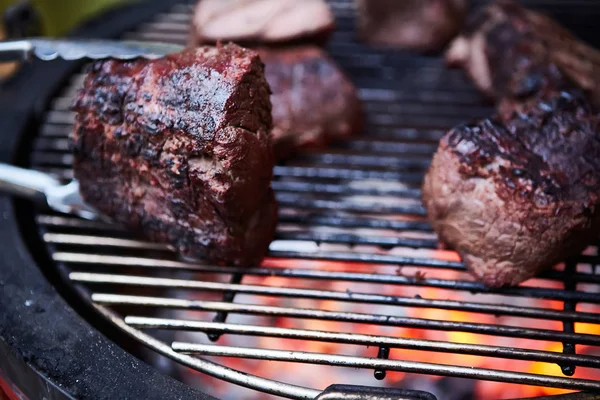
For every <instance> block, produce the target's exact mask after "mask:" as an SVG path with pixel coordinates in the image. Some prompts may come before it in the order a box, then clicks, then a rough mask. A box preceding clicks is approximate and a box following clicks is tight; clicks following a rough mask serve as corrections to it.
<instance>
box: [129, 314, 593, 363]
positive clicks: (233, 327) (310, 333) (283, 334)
mask: <svg viewBox="0 0 600 400" xmlns="http://www.w3.org/2000/svg"><path fill="white" fill-rule="evenodd" d="M125 322H126V323H127V324H129V325H130V326H132V327H135V328H141V329H176V330H189V331H199V332H207V333H218V334H219V335H223V334H234V335H250V336H268V337H276V338H288V339H298V340H313V341H322V342H334V343H346V344H353V345H362V346H385V347H390V348H403V349H412V350H423V351H433V352H436V351H437V352H448V353H461V354H470V355H477V356H488V357H498V358H510V359H519V360H530V361H542V362H551V363H561V362H569V363H572V364H575V365H581V366H586V367H595V368H598V367H600V358H598V357H591V356H581V355H570V354H561V353H551V352H544V351H535V350H526V349H515V348H507V347H499V346H485V345H469V344H458V343H447V342H436V341H429V340H417V339H400V338H394V337H389V336H375V335H361V334H354V333H352V334H348V333H339V332H323V331H314V330H304V329H285V328H272V327H263V326H254V325H239V324H223V323H214V322H204V321H189V320H175V319H164V318H147V317H138V316H127V317H125Z"/></svg>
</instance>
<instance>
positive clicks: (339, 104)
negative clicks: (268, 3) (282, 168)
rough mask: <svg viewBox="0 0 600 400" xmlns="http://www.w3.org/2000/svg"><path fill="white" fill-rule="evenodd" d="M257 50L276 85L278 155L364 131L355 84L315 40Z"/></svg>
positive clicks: (274, 133)
mask: <svg viewBox="0 0 600 400" xmlns="http://www.w3.org/2000/svg"><path fill="white" fill-rule="evenodd" d="M259 54H260V57H261V59H262V60H263V61H264V63H265V75H266V77H267V82H268V83H269V85H270V86H271V91H272V95H271V102H272V103H273V131H272V138H273V148H274V152H275V157H276V158H278V159H282V158H285V157H288V156H289V155H291V154H292V153H294V152H295V151H296V150H298V149H302V148H307V147H322V146H325V145H327V144H328V143H329V142H331V141H333V140H337V139H343V138H347V137H350V136H353V135H355V134H358V133H360V132H361V131H362V129H363V114H362V108H361V103H360V100H359V99H358V97H357V94H356V90H355V88H354V86H353V85H352V82H350V80H348V78H347V77H346V76H345V75H344V73H343V72H342V71H341V70H340V69H339V68H338V66H337V65H336V64H335V62H334V61H333V60H331V59H330V58H329V57H328V56H327V54H325V52H324V51H323V50H321V49H319V48H318V47H315V46H302V47H292V48H289V49H267V48H262V49H259Z"/></svg>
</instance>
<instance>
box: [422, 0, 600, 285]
mask: <svg viewBox="0 0 600 400" xmlns="http://www.w3.org/2000/svg"><path fill="white" fill-rule="evenodd" d="M541 27H543V28H544V29H547V30H548V31H546V30H543V32H544V35H542V36H540V35H539V34H540V32H541V31H542V30H541ZM550 31H553V32H552V33H553V34H554V35H556V38H555V39H552V40H551V39H550V37H551V36H552V35H551V32H550ZM546 35H547V36H546ZM546 38H547V39H546ZM563 41H564V42H563ZM567 41H569V42H570V43H571V45H570V46H569V47H571V48H570V49H567V47H562V48H560V44H561V43H562V44H563V46H565V45H564V43H566V42H567ZM578 49H579V48H578V44H577V43H576V42H575V39H573V37H572V36H571V35H570V34H568V33H566V32H565V31H564V29H562V28H561V27H560V26H558V25H557V24H556V23H555V22H552V21H550V20H549V19H546V18H545V17H541V16H539V15H538V14H534V13H532V12H530V11H528V10H525V9H523V8H522V7H521V6H518V5H516V4H514V3H513V2H510V1H506V0H501V1H497V2H495V3H493V4H492V5H490V6H489V7H487V8H485V9H483V11H481V12H480V13H478V14H477V15H476V16H475V18H474V19H473V20H471V21H470V23H469V24H468V26H467V30H466V32H465V33H464V34H463V36H462V37H461V38H460V39H457V40H456V41H455V43H454V44H453V46H452V48H451V49H450V51H449V52H448V59H449V61H450V62H453V63H458V64H460V65H461V66H463V67H465V68H466V69H467V70H468V71H469V73H470V75H471V76H472V77H473V79H474V80H475V82H476V83H477V85H478V86H479V87H480V88H481V89H482V90H483V91H484V92H485V93H487V94H488V95H489V96H490V97H491V98H493V99H494V100H496V101H497V102H498V112H497V115H496V116H495V117H493V118H490V119H486V120H484V121H480V122H478V123H475V124H471V125H465V126H460V127H458V128H455V129H453V130H451V131H450V132H449V133H447V134H446V135H445V136H444V137H443V138H442V140H441V142H440V145H439V148H438V150H437V153H436V154H435V156H434V158H433V162H432V165H431V168H430V170H429V172H428V174H427V175H426V177H425V182H424V185H423V201H424V203H425V207H426V209H427V212H428V215H429V219H430V221H431V223H432V225H433V227H434V229H435V230H436V232H437V233H438V235H439V236H440V239H441V240H442V241H443V242H446V243H447V244H449V245H450V246H452V247H454V248H455V249H456V250H457V251H458V252H459V253H460V255H461V257H462V259H463V261H464V262H465V264H466V265H467V266H468V267H469V269H470V270H471V271H472V272H473V273H474V274H475V275H476V276H477V277H478V278H479V279H481V280H482V281H483V282H485V283H486V284H488V285H490V286H502V285H516V284H518V283H520V282H522V281H524V280H526V279H528V278H530V277H532V276H534V275H535V274H536V273H537V272H539V271H540V270H542V269H544V268H547V267H551V266H553V265H554V264H556V263H557V262H560V261H562V260H565V259H566V258H568V257H570V256H572V255H575V254H577V253H578V252H580V251H581V250H582V249H584V248H585V246H586V245H587V244H588V243H589V242H590V240H591V239H593V238H595V237H597V234H598V232H600V217H599V212H600V211H598V210H600V208H599V207H600V202H599V196H600V118H599V116H598V114H597V113H596V111H595V107H594V106H593V104H592V100H593V96H592V97H591V98H590V96H589V94H590V91H593V86H591V85H584V84H583V83H584V82H585V80H581V78H582V76H583V75H577V74H574V73H573V71H574V69H571V67H567V66H565V64H564V63H563V62H562V61H561V60H563V59H561V58H560V57H557V54H558V53H560V52H561V51H565V52H567V51H569V52H571V51H573V53H572V54H573V55H575V54H576V52H577V51H578ZM594 51H595V50H594ZM564 54H566V53H564ZM592 57H594V56H593V55H592ZM577 59H578V61H577V62H578V63H580V64H581V65H583V64H587V65H592V62H591V61H590V62H589V63H588V62H587V61H586V59H585V58H584V55H583V54H579V55H577ZM573 60H575V59H573ZM572 66H573V67H575V64H573V65H572ZM577 68H580V67H579V66H577ZM594 68H595V67H594ZM581 70H583V68H581ZM589 71H592V69H590V70H589ZM590 76H591V75H590ZM584 89H585V90H584Z"/></svg>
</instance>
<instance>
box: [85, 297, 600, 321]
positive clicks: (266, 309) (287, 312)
mask: <svg viewBox="0 0 600 400" xmlns="http://www.w3.org/2000/svg"><path fill="white" fill-rule="evenodd" d="M92 299H93V300H94V301H96V302H97V303H98V304H103V305H135V306H146V307H160V308H179V309H187V310H199V311H216V312H229V313H240V314H258V315H268V316H276V317H293V318H307V319H320V320H329V321H340V322H352V323H367V324H377V325H384V326H386V325H387V326H394V325H395V324H396V320H395V318H394V317H393V316H390V315H381V314H375V313H373V314H364V313H351V312H340V311H326V310H315V309H305V308H290V307H274V306H262V305H254V304H241V303H224V302H209V301H201V300H186V299H170V298H161V297H142V296H126V295H113V294H106V293H94V294H93V295H92ZM415 300H422V299H415ZM442 302H444V301H442V300H429V301H427V300H425V301H424V302H423V303H421V304H409V305H407V306H411V307H431V308H440V309H447V310H460V311H470V312H480V313H491V310H490V308H492V309H493V308H495V307H496V306H495V305H486V304H477V305H476V306H481V308H475V307H473V308H461V307H460V304H458V305H456V304H454V303H457V302H452V301H448V300H447V301H445V302H446V303H450V304H439V303H442ZM474 306H475V305H474ZM488 307H489V308H488ZM502 308H503V310H498V311H499V313H500V314H504V315H515V316H522V317H528V318H544V317H542V316H541V315H540V314H533V313H534V312H536V311H537V312H539V311H540V310H527V309H523V308H519V307H511V306H504V307H502ZM484 310H485V311H484ZM502 311H504V312H505V313H503V312H502ZM541 311H544V310H541ZM532 314H533V315H532ZM556 314H560V315H549V316H547V319H557V320H562V319H568V318H569V317H572V318H577V319H578V320H579V319H580V318H583V320H584V321H585V316H583V317H580V316H579V315H565V313H563V312H560V311H558V312H556ZM590 322H591V323H594V322H597V318H596V317H595V316H594V319H592V320H591V321H590Z"/></svg>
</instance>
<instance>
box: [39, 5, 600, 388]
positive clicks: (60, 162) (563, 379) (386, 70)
mask: <svg viewBox="0 0 600 400" xmlns="http://www.w3.org/2000/svg"><path fill="white" fill-rule="evenodd" d="M330 3H331V4H332V7H333V9H334V12H335V14H336V18H337V20H338V30H337V31H336V33H335V34H334V37H333V39H332V40H331V43H330V44H329V46H328V50H329V52H330V54H331V55H332V56H333V57H334V58H335V59H336V60H337V61H338V62H339V64H340V65H341V66H342V67H343V68H344V69H345V70H346V71H347V72H348V74H349V75H350V76H351V77H352V79H353V81H354V82H355V84H356V85H357V87H359V89H360V90H359V93H360V96H361V98H362V99H363V101H364V105H365V110H366V112H367V115H368V128H367V131H366V132H365V134H364V135H363V136H361V137H358V138H356V139H353V140H349V141H346V142H344V143H339V144H337V145H335V146H332V147H331V148H329V149H326V150H324V151H318V152H310V153H307V154H303V155H300V156H299V157H297V158H296V159H294V160H292V161H290V162H288V163H286V164H284V165H279V166H277V167H276V168H275V177H276V178H275V181H274V182H273V187H274V189H275V190H276V192H277V198H278V200H279V203H280V208H281V211H280V226H279V229H278V232H277V237H276V241H275V242H274V243H273V245H272V246H271V253H270V257H271V259H270V260H269V262H268V263H267V264H266V266H263V267H255V268H248V269H245V268H229V267H216V266H212V265H204V264H198V263H187V262H183V261H180V260H177V259H176V258H175V255H174V254H172V252H171V251H170V250H169V249H168V248H167V247H166V246H163V245H158V244H152V243H148V242H144V241H141V240H139V239H137V238H135V237H134V236H132V235H130V234H129V233H127V232H125V231H123V230H122V229H121V228H119V227H117V226H109V225H106V224H104V223H99V222H89V221H82V220H78V219H75V218H71V217H65V216H61V215H54V214H47V213H40V214H39V215H38V216H37V222H38V224H39V226H40V230H41V232H42V236H43V240H44V241H45V242H46V243H47V244H48V247H49V249H50V252H51V255H52V258H53V259H54V261H55V262H56V263H57V264H58V265H61V266H62V267H63V268H66V270H68V271H69V273H68V278H69V279H70V281H71V282H72V283H73V284H76V285H77V286H78V287H79V288H81V289H82V293H84V292H85V294H84V297H85V298H86V299H88V300H90V301H91V302H92V303H93V305H94V306H95V307H96V308H97V310H98V311H99V312H100V313H102V314H104V315H105V316H106V317H107V318H109V319H110V320H111V321H112V322H113V323H114V324H116V325H117V326H119V327H120V328H121V329H123V330H124V331H126V332H128V333H129V334H131V335H132V336H134V337H135V338H137V339H138V340H139V341H141V342H142V343H144V344H145V345H147V346H149V347H151V348H153V349H155V350H156V351H157V352H159V353H162V354H163V355H166V356H168V357H170V358H172V359H174V360H175V361H177V362H179V363H181V364H183V365H186V366H189V367H191V368H193V369H196V370H198V371H200V372H203V373H206V374H209V375H212V376H215V377H218V378H221V379H223V380H227V381H230V382H233V383H236V384H239V385H243V386H246V387H250V388H254V389H257V390H261V391H264V392H267V393H271V394H275V395H280V396H284V397H289V398H295V399H313V398H315V397H316V396H318V395H319V394H320V391H321V390H322V388H308V387H302V386H297V385H293V384H288V383H284V382H276V381H272V380H269V379H266V378H264V377H261V376H258V375H251V374H247V373H244V372H241V371H237V370H235V369H233V368H230V367H229V366H228V365H227V364H223V365H221V363H225V362H226V360H231V359H235V358H244V359H261V360H275V361H285V362H294V363H307V364H324V365H329V366H343V367H354V368H361V369H365V370H366V371H364V373H365V374H372V373H373V371H375V377H376V378H379V379H381V378H383V377H385V371H403V372H413V373H420V374H429V375H440V376H451V377H464V378H473V379H480V380H491V381H501V382H511V383H520V384H526V385H534V386H546V387H556V388H565V389H574V390H582V391H599V390H600V380H589V379H587V380H586V379H580V378H570V377H568V375H573V373H574V372H575V368H576V367H585V368H596V369H598V371H599V372H598V373H599V374H600V357H597V356H593V355H586V354H577V352H576V351H575V350H576V346H578V345H586V346H598V348H600V336H596V335H592V334H586V333H578V332H576V331H575V324H576V323H589V324H600V314H598V313H595V312H581V311H577V305H578V304H581V303H587V304H594V305H598V304H600V295H599V286H598V284H600V275H597V274H595V273H596V272H597V267H596V264H597V263H598V257H597V256H596V255H594V254H596V249H595V248H592V249H591V250H590V252H589V253H586V255H582V256H581V257H579V258H578V259H577V260H572V261H569V262H567V263H566V266H565V267H564V268H563V269H562V270H558V269H556V270H552V271H549V272H546V273H544V274H543V276H542V277H541V278H540V282H543V283H544V284H543V285H539V286H521V287H517V288H510V289H490V288H487V287H485V286H484V285H482V284H480V283H478V282H475V281H473V280H472V279H470V278H469V276H468V274H466V273H464V270H465V268H464V265H463V264H462V263H461V262H458V261H452V260H449V258H450V259H451V258H452V257H451V253H450V252H441V251H436V250H435V249H436V248H437V241H436V237H435V234H434V233H433V232H432V231H431V228H430V226H429V225H428V224H427V222H426V220H425V218H424V210H423V208H422V206H421V203H420V182H421V180H422V177H423V174H424V172H425V170H426V168H427V167H428V164H429V160H430V157H431V154H432V152H433V151H435V149H436V146H437V141H438V139H439V138H440V137H441V136H442V134H443V133H444V131H445V130H446V129H448V128H450V127H452V126H454V125H456V124H459V123H461V122H464V121H467V120H471V119H475V118H478V117H483V116H486V115H488V114H489V113H490V108H489V107H488V106H486V105H484V104H483V103H482V101H481V98H480V97H479V95H478V94H477V93H476V92H475V90H474V89H473V88H472V86H471V85H470V84H469V83H468V82H467V81H466V79H465V78H464V77H463V74H462V72H460V71H449V70H446V69H445V68H444V67H443V65H442V62H441V60H440V59H439V58H433V57H421V56H415V55H409V54H405V53H401V52H385V51H377V50H374V49H369V48H367V47H365V46H363V45H361V44H359V43H357V42H355V40H354V36H353V13H354V11H353V9H352V7H351V6H350V4H351V3H350V2H347V1H343V0H335V1H331V2H330ZM189 7H190V6H189V5H176V6H174V7H173V9H172V11H171V12H169V13H166V14H162V15H158V16H157V17H156V19H155V21H153V22H150V23H147V24H145V25H143V26H141V27H140V28H139V29H138V30H137V31H135V32H131V33H129V34H127V35H126V37H127V38H132V39H138V40H160V41H168V42H174V43H182V44H183V43H185V42H186V40H187V37H188V25H189V21H190V8H189ZM81 81H82V75H76V76H74V77H73V79H72V82H71V84H70V85H69V87H68V88H66V89H65V90H64V92H63V93H62V94H61V95H60V96H59V97H58V98H56V99H55V101H54V102H53V103H52V105H51V108H50V109H49V110H48V112H47V114H46V120H45V122H44V124H43V126H42V128H41V131H40V134H39V137H38V138H37V139H36V141H35V143H34V151H33V153H32V154H31V163H32V165H33V166H34V167H35V168H38V169H40V170H44V171H48V172H52V173H54V174H56V175H57V176H59V177H61V178H64V179H69V178H70V177H71V170H70V165H71V161H72V159H71V155H70V152H69V143H68V135H69V134H70V131H71V127H72V120H73V115H72V114H71V113H70V112H69V111H68V107H69V104H70V102H71V97H72V95H73V94H74V92H75V90H76V89H77V87H78V86H79V85H81ZM449 254H450V257H447V256H448V255H449ZM290 260H292V261H290ZM292 262H296V264H295V265H293V266H292ZM398 267H400V273H397V271H396V269H397V268H398ZM402 268H405V269H411V268H412V271H416V270H422V271H426V272H425V273H420V272H419V273H412V274H403V273H401V272H402ZM448 276H451V277H452V278H448ZM261 277H262V278H267V277H272V278H281V279H283V281H281V280H274V281H273V282H279V283H281V282H286V283H287V285H289V286H280V285H278V284H276V283H269V282H271V281H269V280H268V279H263V280H262V281H261V280H260V279H261ZM257 282H259V283H257ZM332 282H334V283H336V285H335V286H334V288H332V286H330V283H332ZM344 287H348V288H350V287H352V288H355V287H359V288H360V290H355V289H352V290H344V289H343V288H344ZM324 288H326V289H324ZM405 289H406V290H409V289H410V290H412V292H410V293H417V295H416V296H415V295H414V294H413V295H398V294H394V293H399V291H402V290H405ZM431 289H438V291H437V292H432V291H431ZM422 290H427V293H437V294H436V296H437V297H434V298H429V297H426V296H423V297H421V296H419V295H418V294H420V293H421V291H422ZM182 293H183V294H182ZM389 293H392V294H389ZM448 293H465V294H468V296H466V297H465V298H466V300H453V299H450V300H449V299H448V297H451V296H449V295H448ZM190 294H191V295H190ZM207 294H208V295H207ZM194 296H197V297H194ZM205 296H208V297H209V298H210V299H209V300H206V297H205ZM211 296H212V297H211ZM241 297H242V299H240V298H241ZM265 297H267V298H269V299H271V301H270V302H269V303H262V302H252V300H256V299H259V298H265ZM298 299H311V300H315V301H319V300H326V301H328V302H329V303H328V304H341V306H340V307H339V309H335V310H331V309H328V308H325V307H324V308H305V307H302V306H298V305H296V301H297V300H298ZM539 299H545V300H553V301H556V302H560V305H561V307H562V309H556V308H541V307H533V306H531V305H529V304H528V301H529V300H532V301H535V300H539ZM311 304H320V303H318V302H317V303H311ZM407 309H411V310H415V309H416V310H420V309H422V310H429V309H434V310H451V311H459V312H469V313H476V314H478V315H483V316H512V317H518V318H527V319H535V320H538V321H539V324H538V326H539V327H536V328H528V327H519V326H514V325H510V324H501V323H497V324H490V323H482V322H478V320H476V319H475V320H472V321H465V322H460V321H451V320H441V319H432V318H420V317H415V316H414V315H413V316H410V315H408V314H407V313H405V312H404V310H407ZM123 310H126V311H123ZM164 310H183V311H201V312H203V313H199V314H185V315H188V316H191V315H195V316H196V318H187V319H183V318H158V317H156V315H157V314H159V315H164V314H161V313H162V312H163V311H164ZM340 310H341V311H340ZM357 310H361V311H357ZM365 310H369V311H368V312H365ZM393 310H394V311H393ZM178 315H181V314H178ZM236 315H238V316H239V315H242V316H245V315H254V316H267V317H271V318H283V317H286V318H287V317H289V318H294V319H295V320H299V321H303V320H307V321H308V320H320V321H336V322H345V323H348V322H350V323H355V324H361V325H365V326H373V327H375V328H378V327H404V328H411V329H423V330H434V331H453V332H467V333H473V334H482V335H487V336H489V337H490V338H492V337H505V338H523V339H530V340H533V341H548V342H553V343H561V344H562V346H563V351H562V352H550V351H542V350H536V349H531V348H514V347H509V346H499V345H488V344H464V343H457V342H451V341H446V340H422V339H415V338H411V337H402V336H392V335H383V334H364V333H354V332H341V331H324V330H319V331H317V330H311V329H299V328H287V327H286V328H284V327H277V326H270V325H261V324H258V323H256V324H251V323H237V322H235V320H233V322H232V318H234V317H235V316H236ZM407 315H408V316H407ZM469 315H471V314H469ZM198 316H199V317H198ZM548 321H559V322H560V323H561V324H562V330H553V329H546V328H545V326H546V324H547V322H548ZM150 328H160V329H164V330H174V331H196V332H205V333H206V334H207V335H208V336H209V338H211V339H212V340H217V339H219V337H220V336H221V335H225V336H227V337H231V336H257V337H272V338H287V339H298V340H303V341H313V342H333V343H344V344H347V345H351V346H362V347H364V346H372V347H374V350H375V352H374V353H373V354H372V356H370V357H367V356H364V355H360V356H357V355H348V354H326V353H316V352H304V351H289V350H278V349H271V348H265V347H256V348H248V347H240V346H233V345H224V344H219V341H216V342H214V343H207V342H202V343H192V342H182V341H176V342H165V341H161V340H159V339H158V338H157V336H155V335H153V333H154V332H156V331H155V330H149V329H150ZM527 343H529V342H527ZM390 349H391V350H392V351H391V352H390ZM400 349H408V350H417V351H423V352H435V353H451V354H468V355H475V356H485V357H491V358H503V359H511V360H530V361H535V362H539V363H549V364H558V365H559V366H560V367H561V368H562V371H563V373H564V376H552V375H544V374H533V373H530V372H524V371H508V370H495V369H488V368H471V367H468V366H459V365H446V364H444V363H443V362H437V361H433V360H434V359H432V361H430V362H423V361H407V360H404V359H403V357H402V353H401V352H400V351H399V350H400ZM208 356H223V357H228V358H226V359H219V361H218V362H215V361H209V359H206V358H205V357H208ZM211 360H212V359H211ZM257 373H260V371H258V372H257ZM599 376H600V375H599Z"/></svg>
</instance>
